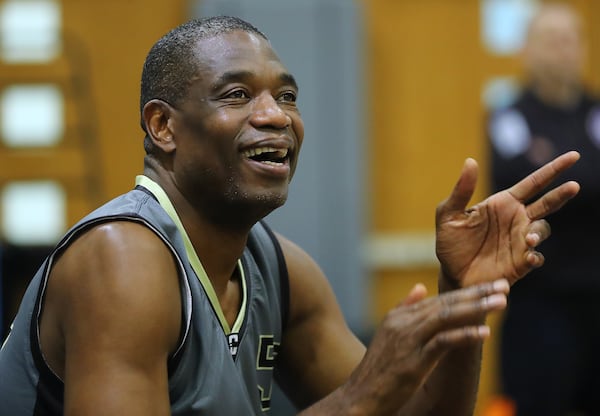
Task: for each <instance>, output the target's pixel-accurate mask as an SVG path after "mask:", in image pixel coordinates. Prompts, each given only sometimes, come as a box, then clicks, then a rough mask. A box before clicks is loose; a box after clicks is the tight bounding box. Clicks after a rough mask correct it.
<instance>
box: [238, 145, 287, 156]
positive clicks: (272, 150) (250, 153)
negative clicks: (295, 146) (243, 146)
mask: <svg viewBox="0 0 600 416" xmlns="http://www.w3.org/2000/svg"><path fill="white" fill-rule="evenodd" d="M262 153H273V154H274V156H275V157H276V158H282V157H286V156H287V154H288V149H276V148H274V147H257V148H255V149H248V150H245V151H244V152H243V153H242V154H243V155H244V156H245V157H252V156H257V155H260V154H262Z"/></svg>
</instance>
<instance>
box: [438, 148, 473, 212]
mask: <svg viewBox="0 0 600 416" xmlns="http://www.w3.org/2000/svg"><path fill="white" fill-rule="evenodd" d="M477 169H478V168H477V162H476V161H475V159H471V158H467V159H466V160H465V163H464V164H463V168H462V171H461V173H460V177H459V178H458V181H457V182H456V185H454V189H452V192H451V193H450V196H449V197H448V199H446V200H445V201H443V202H442V203H441V204H440V205H439V207H438V216H439V214H445V213H447V212H453V211H460V212H462V211H464V210H465V208H466V207H467V204H468V203H469V201H470V200H471V197H472V196H473V192H474V191H475V185H476V183H477Z"/></svg>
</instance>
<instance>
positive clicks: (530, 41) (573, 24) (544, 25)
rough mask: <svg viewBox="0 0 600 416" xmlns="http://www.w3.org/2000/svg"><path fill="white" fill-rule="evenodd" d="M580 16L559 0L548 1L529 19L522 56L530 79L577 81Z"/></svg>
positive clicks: (580, 55)
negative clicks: (557, 0)
mask: <svg viewBox="0 0 600 416" xmlns="http://www.w3.org/2000/svg"><path fill="white" fill-rule="evenodd" d="M583 49H584V47H583V40H582V34H581V20H580V18H579V16H578V15H577V14H576V12H575V11H574V10H573V9H572V8H571V7H569V6H568V5H566V4H563V3H548V4H545V5H543V6H541V8H540V9H539V11H538V13H537V14H536V15H535V16H534V18H533V19H532V21H531V23H530V26H529V30H528V35H527V40H526V44H525V48H524V50H523V59H524V64H525V67H526V70H527V72H528V75H529V77H530V78H531V81H532V82H537V83H549V84H556V83H558V84H560V85H565V84H566V85H571V84H574V85H579V83H580V82H581V81H580V78H581V70H582V66H583V59H584V52H583Z"/></svg>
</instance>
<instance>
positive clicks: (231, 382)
mask: <svg viewBox="0 0 600 416" xmlns="http://www.w3.org/2000/svg"><path fill="white" fill-rule="evenodd" d="M138 178H139V179H141V183H142V185H143V186H137V187H136V188H135V189H134V190H132V191H130V192H128V193H126V194H124V195H121V196H120V197H117V198H115V199H114V200H112V201H110V202H108V203H107V204H106V205H104V206H102V207H100V208H98V209H97V210H96V211H94V212H93V213H91V214H90V215H88V216H87V217H85V218H84V219H82V220H81V221H80V222H79V223H77V224H76V225H75V226H74V227H73V228H71V229H70V230H69V231H68V232H67V234H66V235H65V236H64V237H63V239H62V240H61V241H60V243H59V244H58V245H57V246H56V248H55V250H54V251H53V252H52V253H51V254H50V256H48V258H47V259H46V260H45V262H44V263H43V264H42V266H41V267H40V269H39V270H38V272H37V273H36V275H35V276H34V278H33V279H32V281H31V283H30V285H29V287H28V289H27V291H26V293H25V295H24V297H23V300H22V303H21V306H20V308H19V311H18V313H17V316H16V318H15V320H14V321H13V325H12V329H11V332H10V335H9V336H8V338H7V339H6V340H5V342H4V345H3V346H2V349H0V416H9V415H10V416H38V415H56V416H58V415H62V414H63V391H64V384H63V382H62V380H60V379H59V378H58V377H57V376H56V375H55V374H54V373H53V372H52V370H51V369H50V368H49V367H48V365H47V364H46V362H45V360H44V357H43V355H42V353H41V350H40V343H39V320H40V315H41V310H42V304H43V300H44V295H45V289H46V286H47V283H48V276H49V274H50V270H51V267H52V265H53V262H54V260H55V258H56V257H57V255H59V253H60V252H61V251H62V250H64V249H65V248H66V247H68V245H69V244H70V243H71V242H72V241H73V240H74V239H75V238H76V237H77V236H79V235H80V234H81V233H83V232H85V231H86V230H87V229H89V228H90V227H92V226H95V225H98V224H100V223H103V222H108V221H135V222H138V223H140V224H143V225H145V226H147V227H148V228H150V229H151V230H152V231H153V232H154V233H156V235H157V236H158V237H159V238H161V239H162V241H163V242H164V243H165V244H166V246H167V247H168V248H169V249H170V250H171V252H172V253H173V255H174V258H175V259H176V263H177V267H178V270H179V278H180V279H179V280H180V288H181V300H182V302H181V303H182V308H183V311H182V317H183V318H182V319H183V325H182V330H181V336H180V339H181V341H180V343H179V345H178V348H177V349H176V351H175V352H174V353H173V354H172V356H170V357H169V361H168V368H169V397H170V403H171V413H172V414H173V415H182V416H183V415H190V416H191V415H202V416H205V415H252V414H268V410H269V404H270V397H271V386H272V383H273V369H274V365H275V359H276V356H277V352H278V350H279V345H280V343H281V338H282V332H283V326H284V324H285V320H286V316H287V308H288V291H289V286H288V280H287V279H288V277H287V270H286V266H285V262H284V260H283V255H282V253H281V248H280V246H279V244H278V242H277V240H276V239H275V236H274V235H273V233H272V231H271V230H270V229H269V228H268V226H267V225H266V224H264V223H263V222H259V223H258V224H256V225H255V226H254V227H253V228H252V230H251V232H250V235H249V238H248V242H247V245H246V248H245V250H244V252H243V255H242V257H241V258H240V260H239V262H238V267H239V268H240V269H239V271H240V274H241V276H242V289H243V290H242V292H243V295H242V307H241V309H240V313H239V316H238V319H237V321H236V322H235V324H234V325H233V327H232V328H231V329H230V328H229V325H228V324H227V322H226V321H225V322H223V319H224V318H223V317H222V312H221V309H220V306H219V305H218V301H217V300H216V297H214V291H213V288H212V286H211V285H210V281H208V278H207V277H206V276H205V274H204V271H203V270H202V266H201V265H200V264H199V263H198V264H193V263H194V261H193V259H191V258H190V257H189V255H190V253H189V251H187V252H186V249H187V250H189V248H190V246H191V244H189V240H188V238H187V235H186V234H185V230H183V229H182V226H181V223H180V221H179V219H178V218H177V214H176V213H175V212H174V209H172V206H170V202H169V201H168V200H166V201H165V198H166V195H165V194H164V192H162V189H160V187H158V185H157V184H155V183H154V182H152V181H150V180H149V179H148V178H146V177H138ZM149 188H150V189H149ZM161 197H162V199H161ZM159 201H160V202H159ZM165 205H167V206H165ZM186 246H187V247H186ZM123 255H125V256H126V255H127V253H123ZM194 256H195V254H194ZM196 260H197V257H196ZM140 267H143V266H142V265H140ZM82 278H85V276H83V277H82ZM207 281H208V283H207ZM215 302H216V303H215Z"/></svg>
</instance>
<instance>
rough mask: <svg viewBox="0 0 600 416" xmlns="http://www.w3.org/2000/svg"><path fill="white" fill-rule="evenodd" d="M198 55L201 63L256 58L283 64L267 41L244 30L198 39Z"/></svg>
mask: <svg viewBox="0 0 600 416" xmlns="http://www.w3.org/2000/svg"><path fill="white" fill-rule="evenodd" d="M196 55H197V58H198V60H199V61H200V62H211V61H219V60H242V59H248V58H252V57H255V58H259V59H260V60H269V61H277V62H279V63H281V62H280V60H279V57H278V56H277V54H276V53H275V51H274V50H273V48H272V47H271V43H270V42H269V41H268V40H267V39H265V38H263V37H262V36H260V35H257V34H254V33H251V32H246V31H242V30H234V31H231V32H226V33H222V34H219V35H214V36H210V37H206V38H201V39H198V40H197V41H196Z"/></svg>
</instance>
